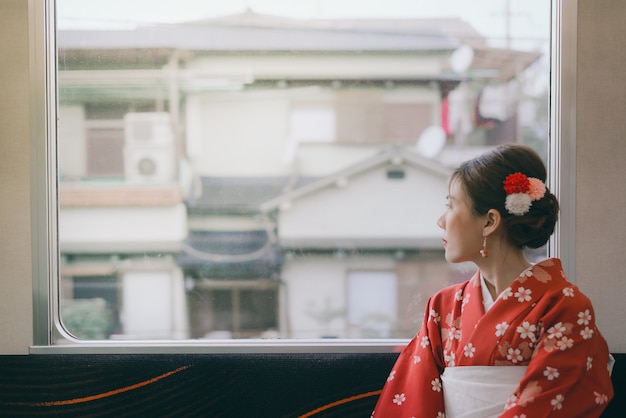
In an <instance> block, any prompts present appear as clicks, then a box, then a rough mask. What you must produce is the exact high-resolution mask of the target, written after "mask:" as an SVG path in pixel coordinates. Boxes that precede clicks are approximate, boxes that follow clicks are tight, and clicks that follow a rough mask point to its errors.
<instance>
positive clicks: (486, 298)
mask: <svg viewBox="0 0 626 418" xmlns="http://www.w3.org/2000/svg"><path fill="white" fill-rule="evenodd" d="M532 268H533V265H531V266H530V267H528V268H527V269H525V270H524V271H523V272H521V273H520V274H519V276H521V275H523V274H524V272H526V271H529V270H532ZM519 276H518V277H519ZM480 290H481V292H482V296H483V307H484V308H485V312H487V311H488V310H489V309H491V307H492V306H493V304H494V303H496V300H498V299H500V296H502V293H500V294H499V295H498V296H497V297H496V298H495V299H494V298H493V297H492V296H491V292H490V291H489V288H488V287H487V283H486V281H485V277H484V276H483V273H482V272H480Z"/></svg>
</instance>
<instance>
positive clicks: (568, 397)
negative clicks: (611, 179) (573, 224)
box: [372, 145, 613, 418]
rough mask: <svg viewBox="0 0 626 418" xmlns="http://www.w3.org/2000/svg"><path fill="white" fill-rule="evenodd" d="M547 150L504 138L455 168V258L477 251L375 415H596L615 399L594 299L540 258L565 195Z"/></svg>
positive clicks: (449, 233)
mask: <svg viewBox="0 0 626 418" xmlns="http://www.w3.org/2000/svg"><path fill="white" fill-rule="evenodd" d="M545 181H546V169H545V166H544V164H543V162H542V161H541V159H540V157H539V155H538V154H537V153H536V152H534V151H533V150H532V149H530V148H528V147H525V146H520V145H503V146H500V147H498V148H496V149H494V150H493V151H490V152H488V153H486V154H483V155H481V156H479V157H477V158H475V159H473V160H470V161H467V162H465V163H464V164H462V165H461V166H460V167H459V168H458V169H457V170H455V171H454V173H453V174H452V176H451V179H450V183H449V194H448V198H447V201H448V202H447V209H446V211H445V213H444V214H443V215H442V216H441V217H440V218H439V220H438V221H437V224H438V225H439V227H440V228H441V229H442V230H443V245H444V248H445V257H446V260H448V261H449V262H452V263H460V262H466V261H471V262H474V263H475V264H476V265H477V266H478V271H477V272H476V274H475V275H474V276H473V278H472V279H470V280H469V281H467V282H464V283H460V284H457V285H453V286H450V287H448V288H445V289H443V290H441V291H439V292H438V293H437V294H435V295H434V296H432V297H431V298H430V299H429V301H428V304H427V307H426V311H425V314H424V322H423V324H422V326H421V329H420V331H419V333H418V334H417V335H416V336H415V338H414V339H413V340H412V341H411V342H410V343H409V344H408V346H407V347H405V349H404V350H403V351H402V353H401V354H400V356H399V358H398V360H397V362H396V364H395V366H394V368H393V370H392V371H391V373H390V374H389V377H388V379H387V383H386V384H385V387H384V389H383V392H382V394H381V395H380V398H379V400H378V403H377V405H376V408H375V410H374V413H373V414H372V416H373V417H375V418H390V417H433V418H434V417H444V416H445V417H446V418H457V417H464V418H465V417H467V418H469V417H481V418H484V417H492V416H493V417H498V416H499V417H511V418H512V417H520V418H521V417H528V418H535V417H548V416H550V417H567V418H572V417H597V416H599V415H600V414H601V412H602V411H603V410H604V409H605V407H606V406H607V403H608V402H609V400H610V399H611V398H612V397H613V387H612V384H611V379H610V375H609V372H610V365H609V358H610V356H609V351H608V347H607V344H606V341H605V340H604V338H603V337H602V335H601V334H600V332H599V331H598V329H597V328H596V325H595V319H596V318H595V315H594V311H593V308H592V306H591V302H590V301H589V299H588V298H587V297H586V296H585V295H583V294H582V293H581V292H580V290H579V289H578V288H577V287H576V286H575V285H574V284H572V283H570V282H569V281H567V279H566V278H565V274H564V273H563V270H562V268H561V263H560V261H559V260H558V259H555V258H552V259H547V260H544V261H542V262H539V263H537V264H535V265H532V264H531V263H530V262H529V261H528V260H527V259H526V258H525V256H524V254H523V249H524V248H539V247H541V246H543V245H544V244H545V243H546V242H547V241H548V238H549V237H550V235H551V234H552V232H553V231H554V225H555V223H556V220H557V213H558V202H557V199H556V197H555V196H554V195H553V194H551V193H550V191H549V190H548V189H547V188H546V186H545Z"/></svg>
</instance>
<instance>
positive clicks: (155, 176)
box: [124, 112, 177, 183]
mask: <svg viewBox="0 0 626 418" xmlns="http://www.w3.org/2000/svg"><path fill="white" fill-rule="evenodd" d="M124 143H125V144H124V173H125V177H126V180H127V181H129V182H133V183H170V182H173V181H175V180H176V177H177V175H176V173H177V171H176V170H177V168H176V143H175V140H174V129H173V126H172V120H171V117H170V115H169V113H167V112H149V113H127V114H126V116H125V117H124Z"/></svg>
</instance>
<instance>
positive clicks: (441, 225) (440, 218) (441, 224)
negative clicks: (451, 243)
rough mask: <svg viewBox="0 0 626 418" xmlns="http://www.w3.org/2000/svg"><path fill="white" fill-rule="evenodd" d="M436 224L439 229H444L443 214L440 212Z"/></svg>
mask: <svg viewBox="0 0 626 418" xmlns="http://www.w3.org/2000/svg"><path fill="white" fill-rule="evenodd" d="M437 226H438V227H439V228H441V229H445V228H444V226H445V223H444V215H443V214H442V215H441V216H440V217H439V219H437Z"/></svg>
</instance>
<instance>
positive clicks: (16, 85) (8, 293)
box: [0, 0, 33, 354]
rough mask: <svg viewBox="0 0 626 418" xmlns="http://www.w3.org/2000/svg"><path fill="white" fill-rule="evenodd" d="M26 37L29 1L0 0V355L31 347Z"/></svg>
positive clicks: (19, 351) (26, 350) (27, 52)
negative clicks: (0, 196)
mask: <svg viewBox="0 0 626 418" xmlns="http://www.w3.org/2000/svg"><path fill="white" fill-rule="evenodd" d="M28 39H29V37H28V1H27V0H2V1H0V57H2V58H1V59H0V161H1V162H0V191H1V192H2V198H1V199H0V268H1V271H0V353H7V354H24V353H27V352H28V346H29V345H30V344H32V328H33V319H32V318H33V316H32V311H33V309H32V279H31V275H32V274H31V270H32V268H31V229H30V223H31V220H30V134H29V122H30V120H29V90H28V87H29V66H28V55H29V46H28V45H29V44H28V42H29V41H28ZM10 336H12V337H10Z"/></svg>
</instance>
